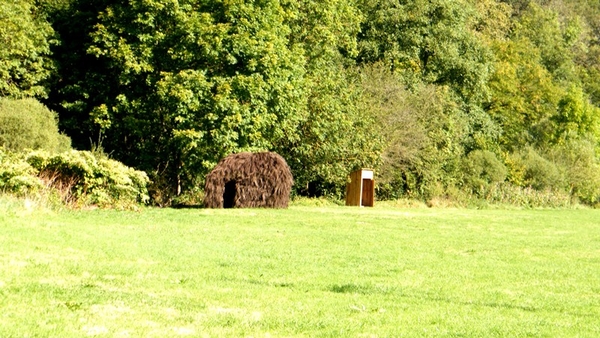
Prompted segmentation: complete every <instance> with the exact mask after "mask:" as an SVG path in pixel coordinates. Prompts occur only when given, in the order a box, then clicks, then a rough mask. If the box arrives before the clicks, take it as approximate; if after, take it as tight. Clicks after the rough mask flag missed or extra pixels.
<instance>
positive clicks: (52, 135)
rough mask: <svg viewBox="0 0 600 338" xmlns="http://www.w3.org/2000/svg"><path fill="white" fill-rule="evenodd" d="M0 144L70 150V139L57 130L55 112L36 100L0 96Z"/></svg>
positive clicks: (13, 147)
mask: <svg viewBox="0 0 600 338" xmlns="http://www.w3.org/2000/svg"><path fill="white" fill-rule="evenodd" d="M0 147H4V148H5V149H7V150H10V151H15V152H19V151H20V152H22V151H25V150H37V149H41V150H46V151H49V152H61V151H66V150H68V149H70V147H71V140H70V139H69V138H68V137H67V136H65V135H63V134H61V133H59V131H58V126H57V116H56V114H55V113H54V112H52V111H50V110H49V109H48V108H47V107H46V106H44V105H43V104H41V103H39V102H38V101H36V100H34V99H31V98H27V99H19V100H15V99H8V98H0Z"/></svg>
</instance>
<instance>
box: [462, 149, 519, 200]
mask: <svg viewBox="0 0 600 338" xmlns="http://www.w3.org/2000/svg"><path fill="white" fill-rule="evenodd" d="M507 173H508V171H507V170H506V167H505V166H504V164H503V163H502V162H501V161H500V160H499V159H498V158H497V157H496V154H494V153H493V152H491V151H487V150H474V151H472V152H470V153H469V155H467V157H466V158H465V160H464V161H463V175H464V176H463V183H464V185H465V187H466V188H467V189H468V190H470V191H472V192H474V193H485V192H486V191H487V190H489V188H490V186H491V185H493V184H496V183H500V182H503V181H504V180H505V179H506V175H507Z"/></svg>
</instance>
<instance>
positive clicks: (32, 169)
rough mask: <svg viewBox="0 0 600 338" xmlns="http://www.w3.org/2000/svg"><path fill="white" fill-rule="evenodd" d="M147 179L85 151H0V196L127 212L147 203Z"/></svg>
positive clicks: (117, 163)
mask: <svg viewBox="0 0 600 338" xmlns="http://www.w3.org/2000/svg"><path fill="white" fill-rule="evenodd" d="M148 182H149V180H148V177H147V176H146V174H145V173H144V172H141V171H137V170H134V169H132V168H129V167H127V166H125V165H123V164H122V163H120V162H117V161H114V160H111V159H108V158H105V157H101V156H96V155H94V154H92V153H91V152H88V151H75V150H71V151H68V152H62V153H59V154H51V153H49V152H46V151H32V152H30V153H27V154H23V153H12V152H8V151H5V150H2V149H1V148H0V193H5V194H11V195H16V196H31V195H36V196H37V195H44V194H45V195H46V196H58V197H59V198H60V200H61V201H62V202H63V203H66V204H70V205H72V206H87V205H96V206H99V207H116V208H128V207H131V206H134V205H137V204H140V203H146V202H148V199H149V197H148V190H147V185H148Z"/></svg>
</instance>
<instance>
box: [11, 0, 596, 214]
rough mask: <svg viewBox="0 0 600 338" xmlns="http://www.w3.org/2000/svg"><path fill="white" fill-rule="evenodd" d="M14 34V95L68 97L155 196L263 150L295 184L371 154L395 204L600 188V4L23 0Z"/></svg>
mask: <svg viewBox="0 0 600 338" xmlns="http://www.w3.org/2000/svg"><path fill="white" fill-rule="evenodd" d="M0 46H1V48H0V110H2V109H4V110H9V109H8V108H7V107H12V108H10V110H11V112H12V114H13V115H14V114H17V115H19V116H20V117H21V118H24V117H26V116H31V115H34V114H37V113H36V112H39V111H42V110H45V111H48V108H49V109H50V110H51V111H52V112H56V113H51V114H56V117H57V122H58V129H57V131H55V132H56V133H57V132H58V131H60V132H61V133H63V134H64V135H67V136H68V137H69V138H70V140H71V142H72V147H74V148H75V149H80V150H86V149H92V150H95V151H99V150H102V152H103V153H105V154H108V155H109V156H110V157H111V158H112V159H115V160H118V161H121V162H122V163H124V164H126V165H128V166H131V167H134V168H136V169H138V170H141V171H144V172H145V173H147V175H148V176H149V178H150V182H151V183H150V189H149V190H150V196H151V197H152V200H153V201H154V202H155V203H157V204H163V205H164V204H169V203H173V201H176V200H177V198H178V196H182V195H185V194H194V193H197V192H199V191H201V189H202V186H203V180H204V177H205V175H206V174H207V173H208V171H209V170H210V169H211V168H212V167H214V166H215V165H216V163H217V162H218V161H219V160H220V159H221V158H223V157H224V156H226V155H228V154H230V153H234V152H240V151H259V150H270V151H275V152H278V153H279V154H281V155H282V156H283V157H284V158H285V159H286V160H287V162H288V164H289V165H290V167H291V168H292V171H293V174H294V178H295V190H294V193H295V194H297V195H308V196H334V197H341V196H343V195H344V189H345V184H346V180H347V175H348V173H349V172H350V171H352V170H354V169H357V168H361V167H369V168H374V169H375V170H376V174H377V178H376V179H377V196H378V198H379V199H395V198H416V199H421V200H425V201H435V200H452V201H457V202H460V201H465V200H471V199H473V198H476V199H484V200H490V201H497V202H513V203H517V204H518V203H519V201H520V200H522V199H531V198H532V196H534V197H535V198H538V199H542V200H546V201H549V202H548V203H550V204H552V203H555V204H561V203H563V202H565V201H566V202H565V203H573V202H576V203H584V204H589V205H595V204H597V203H598V202H599V201H600V165H599V161H598V159H599V158H600V157H599V156H600V153H599V150H600V147H599V146H600V1H597V0H591V1H588V0H548V1H546V0H535V1H527V0H509V1H495V0H452V1H450V0H428V1H426V0H414V1H405V0H395V1H392V0H377V1H375V0H350V1H348V0H325V1H308V0H255V1H249V0H203V1H200V0H129V1H126V0H96V1H91V2H90V1H87V0H35V1H34V0H8V1H3V2H2V3H0ZM32 100H36V101H39V102H41V103H42V104H43V105H44V106H40V105H39V103H38V102H35V101H32ZM25 103H26V104H25ZM46 107H47V108H46ZM48 112H49V111H48ZM13 117H14V116H13ZM9 120H10V119H4V120H3V119H0V130H2V131H4V134H2V133H0V134H2V135H0V136H1V137H0V144H1V145H3V146H4V149H5V151H8V150H10V151H17V152H18V151H25V149H24V148H25V147H26V145H27V144H26V142H21V141H19V142H16V141H14V139H15V138H16V136H18V135H17V134H22V133H20V132H15V131H14V130H15V129H14V128H13V129H12V130H13V134H14V135H12V136H11V135H9V134H10V133H9V132H7V130H11V129H10V128H9V127H7V126H6V125H7V124H10V123H14V122H10V121H9ZM13 120H14V119H13ZM7 121H8V122H7ZM3 127H4V129H2V128H3ZM37 128H38V129H40V130H38V131H39V132H42V131H44V130H46V129H52V128H56V126H54V127H53V126H48V125H44V124H42V125H41V127H37ZM42 129H44V130H42ZM7 135H8V136H7ZM64 135H62V136H61V137H62V139H59V140H58V141H56V142H55V143H56V144H54V143H53V144H52V149H53V150H54V151H58V150H57V149H64V148H65V147H64V146H60V144H63V145H64V144H65V142H66V143H68V141H65V137H64ZM11 137H12V140H13V142H9V141H10V140H11ZM57 144H58V145H57ZM48 146H49V143H48V142H42V144H40V145H38V146H37V147H38V148H44V147H46V148H48ZM29 148H35V147H29ZM0 155H1V154H0ZM0 158H2V156H0ZM4 158H6V156H5V157H4ZM0 171H1V170H0ZM5 172H6V170H5ZM142 181H143V179H141V178H140V180H139V182H142ZM553 201H554V202H553Z"/></svg>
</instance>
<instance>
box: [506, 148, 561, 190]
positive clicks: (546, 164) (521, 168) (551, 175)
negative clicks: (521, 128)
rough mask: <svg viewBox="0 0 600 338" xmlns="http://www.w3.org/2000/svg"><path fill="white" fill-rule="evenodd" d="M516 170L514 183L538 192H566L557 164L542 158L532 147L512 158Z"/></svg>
mask: <svg viewBox="0 0 600 338" xmlns="http://www.w3.org/2000/svg"><path fill="white" fill-rule="evenodd" d="M509 162H510V163H511V165H512V166H513V168H514V169H516V168H518V169H517V170H514V169H513V170H512V172H513V173H515V172H518V173H519V174H518V175H513V177H512V182H513V183H516V185H519V186H522V187H531V188H533V189H536V190H550V191H565V178H564V173H563V172H562V170H561V168H560V167H559V166H557V164H556V163H554V162H553V161H551V160H549V159H547V158H546V157H544V156H542V155H541V154H540V153H539V152H538V151H536V150H535V149H534V148H532V147H527V148H525V149H523V150H522V151H520V152H518V153H515V154H513V155H512V156H511V160H510V161H509Z"/></svg>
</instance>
